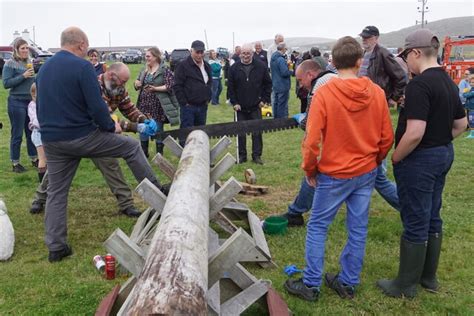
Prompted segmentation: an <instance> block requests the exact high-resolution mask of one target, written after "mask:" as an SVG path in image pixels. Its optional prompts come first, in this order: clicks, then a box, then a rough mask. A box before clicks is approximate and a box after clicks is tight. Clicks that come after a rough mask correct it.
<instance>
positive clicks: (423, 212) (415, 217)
mask: <svg viewBox="0 0 474 316" xmlns="http://www.w3.org/2000/svg"><path fill="white" fill-rule="evenodd" d="M453 160H454V150H453V145H452V144H451V143H450V144H448V145H444V146H438V147H433V148H423V149H418V150H415V151H413V152H412V153H411V154H410V155H408V156H407V157H406V158H405V159H403V160H402V161H400V162H399V163H397V164H396V165H394V166H393V172H394V175H395V180H396V181H397V188H398V196H399V197H400V204H401V211H400V217H401V219H402V223H403V235H402V236H403V238H404V239H405V240H408V241H410V242H413V243H422V242H425V241H427V240H428V234H435V233H441V232H442V225H443V221H442V220H441V216H440V211H441V204H442V193H443V189H444V183H445V180H446V175H447V174H448V171H449V169H450V168H451V165H452V163H453Z"/></svg>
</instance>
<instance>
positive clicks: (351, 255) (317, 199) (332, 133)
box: [285, 36, 393, 300]
mask: <svg viewBox="0 0 474 316" xmlns="http://www.w3.org/2000/svg"><path fill="white" fill-rule="evenodd" d="M332 56H333V63H334V64H335V66H336V68H337V69H338V72H339V73H338V78H334V79H332V80H331V81H330V82H328V83H327V84H326V85H325V86H323V87H321V88H320V89H319V90H318V92H317V93H316V95H315V96H314V98H313V101H312V103H311V108H310V112H309V116H308V122H307V127H306V136H305V139H304V141H303V146H302V154H303V163H302V168H303V170H304V171H305V173H306V180H307V181H308V183H309V184H310V185H311V186H314V187H315V194H314V201H313V209H312V212H311V217H310V220H309V222H308V230H307V236H306V255H305V259H306V268H305V270H304V275H303V278H301V279H298V280H294V279H289V280H287V281H286V282H285V288H286V289H287V291H288V292H289V293H291V294H294V295H298V296H299V297H301V298H303V299H306V300H317V299H318V297H319V293H320V286H321V283H322V273H323V266H324V248H325V241H326V235H327V230H328V227H329V225H330V224H331V222H332V221H333V219H334V217H335V216H336V213H337V211H338V209H339V208H340V206H341V205H342V203H344V202H345V203H346V206H347V215H346V216H347V220H346V226H347V229H348V235H349V236H348V240H347V243H346V245H345V247H344V250H343V252H342V254H341V257H340V265H341V271H340V273H338V274H332V273H326V275H325V277H324V279H325V283H326V285H327V286H328V287H330V288H332V289H334V290H335V291H336V292H337V293H338V294H339V296H340V297H342V298H353V297H354V289H355V286H356V285H358V284H359V283H360V281H359V275H360V272H361V270H362V263H363V259H364V253H365V241H366V237H367V226H368V217H369V204H370V198H371V194H372V191H373V188H374V184H375V177H376V174H377V166H378V165H379V164H380V163H381V162H382V160H383V159H384V158H385V156H386V155H387V153H388V152H389V150H390V148H391V146H392V144H393V130H392V125H391V122H390V116H389V112H388V106H387V101H386V98H385V93H384V92H383V90H382V89H381V88H380V87H378V86H377V85H376V84H374V83H373V82H372V81H370V79H368V78H366V77H362V78H358V77H357V74H358V70H359V67H360V65H361V62H362V59H361V58H362V56H363V50H362V48H361V46H360V44H359V43H358V42H357V41H356V40H355V39H354V38H352V37H349V36H347V37H343V38H341V39H339V40H338V41H337V43H336V45H335V46H334V48H333V51H332ZM321 149H322V150H321Z"/></svg>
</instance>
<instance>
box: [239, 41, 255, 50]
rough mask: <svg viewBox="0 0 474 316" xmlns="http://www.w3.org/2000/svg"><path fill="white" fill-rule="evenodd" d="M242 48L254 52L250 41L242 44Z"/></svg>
mask: <svg viewBox="0 0 474 316" xmlns="http://www.w3.org/2000/svg"><path fill="white" fill-rule="evenodd" d="M240 49H241V50H250V51H251V52H253V45H252V44H250V43H245V44H243V45H242V47H241V48H240Z"/></svg>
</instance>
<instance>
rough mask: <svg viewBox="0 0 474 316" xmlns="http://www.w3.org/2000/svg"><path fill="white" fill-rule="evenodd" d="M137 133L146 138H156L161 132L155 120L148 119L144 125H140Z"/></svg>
mask: <svg viewBox="0 0 474 316" xmlns="http://www.w3.org/2000/svg"><path fill="white" fill-rule="evenodd" d="M137 131H138V132H139V133H140V134H142V135H144V136H155V135H156V133H157V132H159V127H158V124H156V122H155V120H154V119H147V120H145V121H144V122H143V123H140V124H138V126H137Z"/></svg>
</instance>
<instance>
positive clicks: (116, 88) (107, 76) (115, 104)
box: [30, 63, 156, 217]
mask: <svg viewBox="0 0 474 316" xmlns="http://www.w3.org/2000/svg"><path fill="white" fill-rule="evenodd" d="M129 78H130V70H129V69H128V67H127V65H125V64H123V63H114V64H112V65H110V67H109V68H108V69H107V71H106V72H105V73H104V74H101V75H99V76H98V81H99V86H100V90H101V95H102V99H103V100H104V101H105V103H106V104H107V105H108V107H109V112H110V114H112V113H113V112H115V110H117V109H119V111H120V112H121V113H122V114H123V115H124V116H125V117H126V118H127V119H129V120H130V121H126V120H121V121H120V126H121V128H122V130H123V131H125V132H128V131H132V130H136V129H135V128H134V125H136V124H137V123H138V124H139V123H143V122H144V121H145V120H146V119H147V117H146V116H145V115H144V114H143V113H142V112H140V110H138V109H137V107H136V106H135V105H134V104H133V103H132V102H131V100H130V97H129V95H128V92H127V89H126V88H125V84H126V83H127V81H128V80H129ZM153 123H154V122H151V123H150V124H153ZM155 124H156V123H155ZM92 161H93V162H94V164H95V166H96V167H97V168H98V169H99V170H100V172H101V173H102V175H103V177H104V179H105V182H106V183H107V185H108V186H109V188H110V191H111V192H112V193H113V194H114V195H115V197H116V198H117V204H118V207H119V211H120V213H122V214H124V215H127V216H129V217H138V216H140V214H141V213H140V212H139V211H138V210H137V209H136V208H135V206H134V202H133V197H132V192H131V190H130V188H129V187H128V184H127V182H126V181H125V178H124V176H123V173H122V170H121V169H120V165H119V163H118V160H117V159H116V158H92ZM47 187H48V177H47V174H46V175H45V177H44V178H43V181H42V182H41V183H40V184H39V185H38V187H37V189H36V194H35V198H34V200H33V203H32V205H31V208H30V212H31V213H32V214H36V213H40V212H42V211H43V209H44V205H45V204H46V198H47V193H46V190H47Z"/></svg>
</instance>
